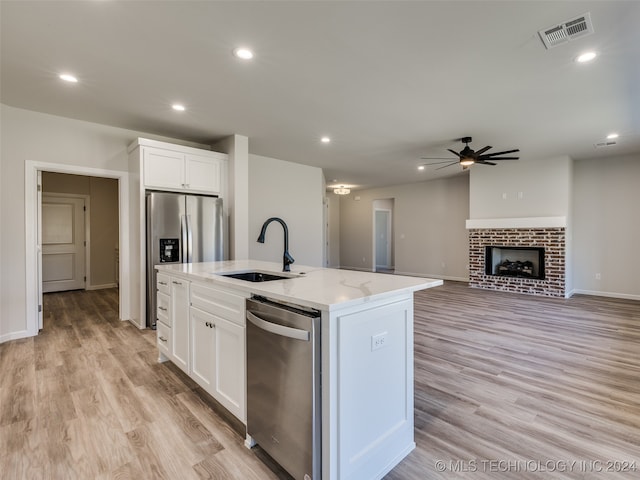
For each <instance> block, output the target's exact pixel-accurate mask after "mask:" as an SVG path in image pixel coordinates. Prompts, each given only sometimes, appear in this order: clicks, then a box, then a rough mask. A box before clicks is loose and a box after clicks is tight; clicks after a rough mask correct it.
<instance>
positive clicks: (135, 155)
mask: <svg viewBox="0 0 640 480" xmlns="http://www.w3.org/2000/svg"><path fill="white" fill-rule="evenodd" d="M127 151H128V153H129V182H128V183H129V192H128V194H129V204H130V212H129V215H130V218H129V227H130V234H129V235H128V236H129V238H130V244H129V251H130V255H131V258H132V259H138V260H139V263H138V265H131V266H130V271H129V276H128V278H129V281H130V284H131V285H137V294H133V295H132V297H131V299H130V307H129V308H130V310H131V320H132V321H133V322H134V323H136V324H137V325H138V326H140V327H142V328H144V326H145V319H146V316H147V315H146V313H147V312H146V296H147V285H146V282H147V277H146V268H147V263H146V206H145V194H146V192H147V191H148V190H161V191H171V192H182V193H199V194H204V195H215V196H218V197H220V198H222V199H223V202H224V203H223V205H224V208H225V213H224V215H225V218H226V217H227V216H228V210H227V209H228V204H229V203H228V199H227V192H228V187H227V175H228V165H227V163H228V155H227V154H226V153H219V152H212V151H210V150H204V149H200V148H193V147H186V146H183V145H175V144H172V143H167V142H160V141H157V140H150V139H147V138H138V139H137V140H136V141H135V142H133V143H132V144H131V145H129V148H128V150H127Z"/></svg>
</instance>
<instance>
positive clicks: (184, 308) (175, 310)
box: [170, 277, 190, 374]
mask: <svg viewBox="0 0 640 480" xmlns="http://www.w3.org/2000/svg"><path fill="white" fill-rule="evenodd" d="M170 286H171V331H172V334H171V342H172V343H171V347H172V351H171V353H172V360H173V362H174V363H175V364H176V365H177V366H178V367H180V368H181V369H182V370H184V371H185V373H187V374H188V373H189V313H190V312H189V282H188V281H187V280H183V279H181V278H174V277H171V285H170Z"/></svg>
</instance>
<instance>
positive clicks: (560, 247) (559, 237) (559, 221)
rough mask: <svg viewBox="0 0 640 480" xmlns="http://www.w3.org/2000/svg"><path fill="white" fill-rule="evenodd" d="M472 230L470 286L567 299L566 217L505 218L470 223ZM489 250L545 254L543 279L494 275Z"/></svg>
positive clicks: (470, 240) (468, 221)
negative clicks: (488, 256) (488, 257)
mask: <svg viewBox="0 0 640 480" xmlns="http://www.w3.org/2000/svg"><path fill="white" fill-rule="evenodd" d="M467 229H468V230H469V285H470V286H471V287H474V288H484V289H488V290H500V291H506V292H514V293H526V294H530V295H542V296H547V297H565V296H566V220H565V217H544V218H537V217H536V218H513V219H509V218H503V219H478V220H467ZM488 247H498V248H499V249H502V250H507V251H508V250H509V249H510V248H511V249H512V250H513V251H518V250H522V249H523V248H524V247H527V248H529V249H531V250H534V249H535V250H537V251H540V252H544V254H543V256H542V255H541V257H542V258H543V260H542V261H543V262H544V264H543V265H542V266H541V270H542V271H543V272H544V274H543V275H542V278H530V277H528V276H524V275H522V276H519V275H516V274H510V275H499V274H491V273H490V272H492V271H493V267H492V266H490V265H487V264H486V261H487V252H489V251H490V250H491V248H488Z"/></svg>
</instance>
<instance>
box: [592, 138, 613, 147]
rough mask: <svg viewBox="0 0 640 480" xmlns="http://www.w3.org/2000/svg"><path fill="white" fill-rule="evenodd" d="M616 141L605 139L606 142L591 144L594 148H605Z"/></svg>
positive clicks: (611, 145)
mask: <svg viewBox="0 0 640 480" xmlns="http://www.w3.org/2000/svg"><path fill="white" fill-rule="evenodd" d="M616 143H617V142H616V141H615V140H607V141H606V142H600V143H594V144H593V146H594V147H596V148H606V147H613V146H614V145H615V144H616Z"/></svg>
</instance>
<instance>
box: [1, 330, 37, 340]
mask: <svg viewBox="0 0 640 480" xmlns="http://www.w3.org/2000/svg"><path fill="white" fill-rule="evenodd" d="M27 337H33V335H32V334H31V333H30V332H29V330H20V331H18V332H10V333H5V334H4V335H0V343H4V342H8V341H10V340H20V339H21V338H27Z"/></svg>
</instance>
